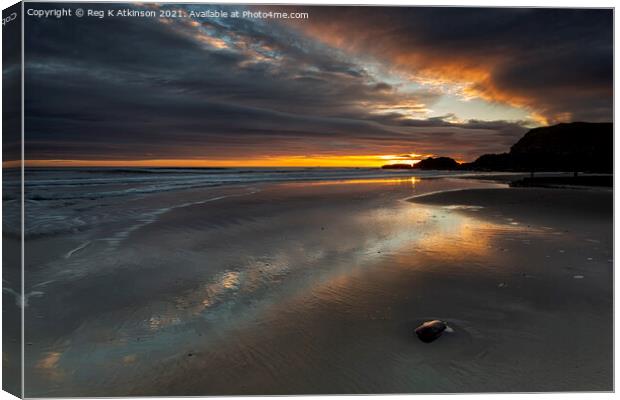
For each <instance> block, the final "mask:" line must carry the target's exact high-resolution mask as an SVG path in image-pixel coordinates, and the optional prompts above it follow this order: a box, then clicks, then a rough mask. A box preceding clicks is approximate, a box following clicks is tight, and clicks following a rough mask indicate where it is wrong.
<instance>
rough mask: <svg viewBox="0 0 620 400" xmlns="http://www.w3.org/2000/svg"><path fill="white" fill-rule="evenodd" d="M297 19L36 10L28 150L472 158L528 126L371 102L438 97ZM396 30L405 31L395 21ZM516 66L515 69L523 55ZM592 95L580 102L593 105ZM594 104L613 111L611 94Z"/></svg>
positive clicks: (31, 31)
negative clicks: (384, 72) (426, 115)
mask: <svg viewBox="0 0 620 400" xmlns="http://www.w3.org/2000/svg"><path fill="white" fill-rule="evenodd" d="M53 7H61V5H54V6H53ZM192 7H193V8H197V7H199V6H192ZM317 10H320V12H321V13H322V12H323V11H322V10H324V9H322V8H313V9H312V13H313V15H312V20H311V21H307V22H305V23H306V24H313V25H314V24H315V22H316V19H317V16H316V12H317ZM330 10H332V8H330V9H329V10H328V12H330ZM362 10H363V9H362ZM365 10H367V12H369V13H372V14H377V13H376V12H373V11H372V10H370V9H365ZM437 11H438V12H442V13H443V12H444V11H446V9H441V10H437ZM381 14H383V11H382V13H381ZM386 15H388V16H390V15H392V13H391V12H388V13H387V14H386ZM474 16H475V14H472V15H471V17H470V18H473V17H474ZM325 18H328V16H325ZM339 18H340V16H338V18H334V22H336V21H338V20H339ZM390 18H391V17H390ZM395 20H398V19H395ZM360 21H361V19H360ZM384 22H385V21H380V23H384ZM427 25H428V24H427ZM527 26H529V25H527ZM290 28H291V27H290V26H287V25H286V24H279V23H275V22H273V21H267V22H261V21H258V22H257V21H250V20H243V19H238V20H232V19H227V20H217V19H209V20H202V21H189V20H177V21H174V20H166V21H161V20H149V19H144V20H142V19H132V18H105V19H101V20H99V19H86V18H85V19H82V20H78V19H72V20H64V21H63V22H59V20H55V19H54V20H44V19H34V18H27V19H26V38H27V42H26V74H27V75H26V76H27V80H26V98H27V102H26V115H27V120H26V138H27V148H26V157H27V158H28V159H107V160H112V159H119V160H127V159H163V158H172V159H179V158H198V159H217V158H227V157H233V158H240V157H243V156H246V155H247V156H252V155H291V154H322V155H329V154H400V153H405V152H411V151H415V152H418V153H420V152H424V153H435V154H452V155H456V156H459V157H463V158H467V159H469V158H474V157H476V156H477V155H478V154H480V153H483V152H487V151H503V150H505V149H506V148H507V146H509V145H510V144H512V143H513V142H514V141H515V140H516V139H517V138H518V137H519V136H520V135H522V134H523V132H524V128H523V127H522V125H523V123H524V122H505V121H496V122H487V121H469V122H467V123H459V124H455V123H450V122H448V121H449V120H450V117H451V116H449V115H448V116H444V117H437V118H431V119H423V118H422V117H419V118H417V117H412V116H411V114H410V113H408V112H405V111H403V112H400V111H397V112H391V113H386V112H382V113H377V112H375V109H374V108H375V107H379V108H381V109H391V108H394V109H396V110H398V109H399V108H398V107H397V106H398V105H400V104H407V105H408V106H407V107H409V108H410V109H411V110H413V111H414V112H415V110H416V108H417V107H419V108H421V109H422V108H424V107H425V105H428V104H432V103H433V102H435V101H436V100H437V99H438V96H439V93H437V92H436V91H434V90H422V89H419V90H416V91H414V92H408V93H403V92H401V91H399V90H398V89H397V88H396V87H394V86H393V85H392V84H390V83H387V82H383V81H381V80H380V79H377V78H375V77H373V75H372V74H371V73H370V72H369V71H368V70H367V69H366V67H365V66H364V65H363V64H361V63H359V62H356V61H355V60H353V59H351V58H348V57H346V55H343V53H342V52H340V51H337V50H334V49H333V48H331V47H329V46H326V45H324V44H322V43H319V42H317V41H315V40H313V39H311V38H308V37H307V36H305V35H303V34H300V33H296V32H295V31H294V30H291V29H290ZM395 29H396V30H401V32H400V33H401V34H402V33H404V32H405V31H406V27H404V26H403V27H398V25H397V24H396V25H395ZM403 29H404V31H402V30H403ZM409 29H413V27H409ZM498 29H499V28H498ZM461 31H462V33H463V35H469V36H470V40H482V38H483V36H482V35H478V34H475V36H476V37H472V35H474V33H471V32H469V31H468V28H467V26H463V27H462V28H461ZM445 35H447V34H445ZM388 36H390V35H388ZM396 36H398V35H396ZM431 36H438V34H437V33H436V34H434V35H431ZM439 36H440V35H439ZM436 39H438V40H439V42H440V43H441V42H442V41H441V40H440V39H441V38H440V37H439V38H436ZM382 40H383V39H382ZM416 40H417V39H416ZM444 42H445V43H446V45H447V43H448V42H449V40H447V38H446V40H444ZM465 42H467V41H465ZM458 47H459V46H455V49H454V50H455V51H457V49H458ZM603 47H604V46H603ZM481 53H482V51H481ZM514 68H515V71H516V72H515V73H517V72H518V71H519V70H518V68H519V64H515V65H514ZM599 69H601V71H599V70H597V69H596V68H595V67H588V66H587V65H583V67H582V69H581V70H583V71H590V72H589V73H591V74H593V75H597V74H598V73H599V72H600V73H603V72H604V70H605V68H604V66H603V67H600V68H599ZM581 70H580V71H581ZM504 72H505V74H506V75H505V76H504V78H502V79H504V80H506V81H507V82H513V81H514V79H511V78H510V76H511V70H509V69H506V70H504ZM583 73H585V72H583ZM502 76H503V75H497V77H498V78H497V79H500V78H501V77H502ZM565 79H566V80H568V79H570V74H568V75H567V77H566V78H565ZM604 83H605V78H604V77H601V78H600V84H601V86H604ZM519 87H522V88H526V89H525V90H530V91H531V90H535V89H536V88H535V87H534V88H529V87H528V86H527V85H520V86H519ZM583 93H584V95H586V94H589V93H590V92H586V91H585V90H584V92H583ZM574 103H575V104H577V103H578V101H577V100H574ZM418 105H419V106H418ZM588 105H589V104H580V106H581V107H582V108H583V109H584V110H589V109H588ZM597 107H598V109H599V112H601V113H603V114H604V113H605V107H606V103H605V100H603V101H601V102H599V105H598V106H597ZM411 110H410V111H411ZM588 112H590V111H588Z"/></svg>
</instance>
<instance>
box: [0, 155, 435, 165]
mask: <svg viewBox="0 0 620 400" xmlns="http://www.w3.org/2000/svg"><path fill="white" fill-rule="evenodd" d="M425 157H427V155H421V154H415V153H411V154H401V155H342V156H338V155H334V156H323V155H304V156H296V155H292V156H265V157H250V158H245V159H225V160H222V159H206V160H199V159H153V160H25V162H24V165H25V166H26V167H194V168H199V167H229V168H232V167H327V168H329V167H342V168H345V167H350V168H354V167H381V166H383V165H386V164H410V165H413V164H415V163H417V162H419V161H420V160H421V159H422V158H425ZM3 166H4V167H9V168H10V167H19V166H21V162H20V161H19V160H18V161H5V162H3Z"/></svg>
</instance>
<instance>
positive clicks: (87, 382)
mask: <svg viewBox="0 0 620 400" xmlns="http://www.w3.org/2000/svg"><path fill="white" fill-rule="evenodd" d="M342 183H343V182H338V183H337V182H328V183H316V182H306V183H303V184H302V183H286V184H280V185H267V186H265V187H262V188H261V191H260V192H258V193H256V194H255V195H253V196H250V197H248V196H246V197H238V198H235V199H232V200H231V199H229V200H227V201H226V202H221V203H210V204H196V205H192V206H189V207H183V208H178V209H173V210H172V211H171V212H169V213H167V214H165V215H163V216H162V217H161V219H160V220H158V221H157V222H154V223H152V224H150V225H148V227H144V228H142V229H139V230H137V231H135V232H133V233H132V235H131V236H129V237H128V238H127V239H126V242H125V243H124V244H123V243H121V245H120V246H119V247H118V249H117V253H116V258H115V259H114V260H115V263H114V264H111V261H110V260H105V259H104V260H102V259H98V258H97V253H96V251H95V250H94V249H93V248H90V247H89V248H86V249H84V251H83V252H79V253H76V254H75V255H74V256H73V257H72V259H73V262H82V263H85V264H88V263H95V264H96V265H97V267H98V268H97V271H100V272H97V273H95V274H93V275H92V276H88V275H87V276H86V277H85V278H84V277H82V278H80V279H79V280H77V281H75V282H71V285H73V287H80V288H83V291H79V290H75V289H73V290H71V289H69V287H67V291H66V292H63V293H62V296H61V297H60V298H59V299H58V300H57V301H59V302H60V304H61V305H65V308H60V307H59V304H58V303H56V304H54V306H55V307H56V309H61V310H65V311H64V313H63V312H61V313H58V314H57V317H58V321H59V322H58V323H63V322H64V323H65V325H63V326H73V327H74V328H72V329H70V330H67V329H64V330H63V328H61V327H58V326H57V325H56V323H55V322H54V321H51V320H50V321H48V320H41V319H39V320H37V321H30V322H31V323H33V324H34V323H36V324H38V326H40V327H41V328H42V329H43V328H44V327H45V326H49V327H53V329H50V330H48V331H47V332H50V333H49V334H47V335H46V334H45V332H46V331H45V330H38V331H39V332H42V333H41V334H40V336H39V337H37V338H33V339H32V341H33V342H34V345H33V346H31V347H30V349H29V352H28V356H27V360H31V361H30V363H29V364H30V366H31V368H32V369H34V370H37V371H47V372H46V373H38V374H33V375H32V380H33V384H32V386H31V388H32V390H33V393H31V395H39V396H49V395H55V396H62V395H63V394H64V395H67V394H71V395H83V396H86V395H93V394H97V395H123V394H125V395H127V394H134V395H137V394H153V395H200V394H202V395H207V394H286V393H297V394H303V393H381V392H424V391H463V390H477V391H481V390H501V388H502V387H506V388H510V387H513V388H519V387H520V386H519V382H525V381H527V382H529V383H530V386H529V387H532V388H534V389H535V388H542V387H545V384H546V383H544V382H538V381H536V382H534V383H532V380H531V376H530V375H531V374H532V372H531V371H529V370H528V371H525V370H523V371H522V370H515V369H514V368H515V367H514V365H513V364H510V363H508V364H506V362H508V361H507V360H506V361H502V360H501V359H497V358H494V357H491V358H489V359H486V358H482V356H480V357H479V358H476V359H472V358H471V354H472V352H476V354H486V353H487V352H493V349H494V347H493V346H495V347H497V348H502V351H503V352H504V353H507V354H509V356H508V357H507V359H509V358H510V357H513V358H514V359H519V358H520V357H526V356H527V355H528V351H523V347H522V346H523V345H524V343H526V342H527V340H530V339H528V338H530V336H529V335H530V333H529V332H523V336H519V335H517V336H514V335H513V336H514V337H512V339H510V340H508V339H506V341H505V342H503V341H502V340H503V338H504V337H508V336H510V335H509V334H508V333H507V332H506V326H509V325H510V324H507V325H506V324H505V325H503V326H502V325H498V323H497V321H494V320H493V319H491V320H488V317H489V316H494V318H496V319H497V318H500V317H501V318H502V319H503V318H509V316H510V318H511V319H512V320H513V321H514V324H517V325H515V327H516V326H520V325H518V324H521V323H522V321H523V320H524V318H526V317H527V318H534V319H535V318H538V317H539V316H540V317H542V314H540V311H541V306H540V305H538V306H537V307H531V306H530V305H529V303H527V302H526V300H527V301H530V300H529V299H523V298H521V297H520V296H523V293H526V294H527V293H530V292H528V291H527V290H526V291H525V292H523V293H517V292H512V290H513V288H517V287H524V285H525V284H526V283H524V282H525V281H523V277H525V275H526V272H527V274H528V275H530V276H534V275H536V274H539V273H540V270H536V269H535V268H536V267H537V266H538V267H539V268H540V267H541V266H542V265H544V264H543V261H544V260H547V261H546V262H548V259H546V258H545V257H544V254H543V252H545V251H547V249H548V248H553V247H554V246H557V247H561V248H567V247H568V244H569V243H567V242H566V241H567V240H568V239H567V238H566V235H556V233H557V232H555V231H554V229H553V227H551V228H549V227H547V228H542V227H540V226H538V225H533V224H519V225H515V224H511V222H515V221H509V220H506V219H500V218H490V217H488V215H487V216H486V217H485V218H481V217H479V216H478V213H481V212H483V210H482V209H480V208H479V207H468V206H462V205H459V204H454V205H449V206H447V207H446V206H436V205H423V204H413V203H410V202H405V201H402V200H404V199H406V198H409V197H411V196H412V195H414V194H419V193H421V192H425V191H426V192H431V191H437V190H442V189H453V188H459V187H462V186H463V185H469V186H472V187H487V186H490V187H500V185H497V184H489V183H484V182H478V181H472V182H467V181H459V180H441V179H436V180H428V181H416V180H400V179H399V180H381V181H376V180H373V181H367V182H359V181H358V182H356V183H357V184H356V185H353V184H342ZM603 239H604V238H603ZM587 243H588V244H589V245H590V246H594V245H596V246H599V248H600V249H601V250H600V251H608V250H609V249H607V248H604V246H602V245H600V243H592V242H587ZM162 244H164V245H162ZM581 245H583V243H582V244H581ZM519 246H521V247H525V246H527V251H528V253H527V254H528V257H529V259H528V260H527V263H525V264H524V258H523V257H524V255H523V254H524V253H523V252H522V249H521V247H519ZM537 257H538V258H537ZM118 260H123V261H122V262H121V263H119V262H118ZM537 260H538V261H537ZM106 262H109V263H110V264H106ZM524 265H525V266H524ZM528 268H529V269H528ZM561 272H562V271H559V272H558V271H555V272H554V271H551V272H550V271H549V269H547V270H546V271H545V273H547V274H556V275H557V274H559V273H561ZM556 275H553V276H554V279H557V276H556ZM82 276H83V275H82ZM571 276H572V275H571ZM46 278H47V279H49V278H50V277H46ZM511 279H512V281H511ZM514 279H517V281H514ZM583 281H585V279H584V280H583ZM504 282H509V283H510V284H509V285H506V284H504V286H498V285H499V284H500V283H504ZM535 282H536V283H535V284H536V285H539V286H537V287H533V288H530V289H528V290H531V291H532V292H531V293H538V291H543V292H544V291H546V292H545V293H546V296H547V297H549V296H550V293H552V292H550V291H549V288H548V287H547V286H545V285H546V284H547V283H546V282H547V281H540V280H538V281H535ZM528 284H530V283H528ZM102 285H113V287H114V290H113V291H112V292H108V291H99V292H97V294H98V295H99V296H104V297H105V298H103V299H102V298H100V297H99V298H96V299H93V300H92V301H96V302H104V303H103V304H99V307H101V308H100V310H99V311H97V310H96V309H95V311H93V313H92V314H88V315H84V314H80V313H79V312H78V310H77V309H75V308H72V307H70V306H68V305H70V304H72V303H74V302H76V301H82V302H84V301H89V299H88V298H84V297H82V296H83V294H84V293H90V292H92V291H93V290H94V289H93V288H100V287H101V286H102ZM498 287H501V288H504V289H505V290H503V291H502V292H498ZM553 290H558V289H553ZM563 290H564V289H563ZM566 290H568V292H566V293H562V296H566V295H570V294H572V293H570V291H572V290H580V289H579V288H568V289H566ZM536 296H538V295H536ZM490 299H492V300H493V302H494V303H495V304H494V306H493V308H492V309H490V308H489V305H488V302H489V300H490ZM549 299H550V297H549ZM549 299H547V300H548V301H549V302H550V304H553V302H552V301H551V300H549ZM33 301H34V300H33ZM564 301H565V300H564ZM590 301H601V302H603V303H604V301H605V299H604V298H601V299H597V300H593V299H592V298H591V297H590ZM44 306H45V304H44V303H42V302H38V301H37V302H36V303H34V304H33V307H35V310H37V309H36V307H39V308H41V309H40V312H38V314H41V315H49V313H48V312H46V311H45V310H44V309H42V307H44ZM544 307H546V305H545V306H542V309H544ZM429 317H432V318H447V319H451V321H453V322H454V325H455V327H456V330H457V333H456V334H455V335H454V336H452V337H450V338H442V339H441V340H442V343H443V344H442V345H440V346H439V347H435V348H434V349H435V350H434V351H435V352H434V354H433V355H432V357H433V361H428V360H427V359H428V357H431V355H430V353H428V352H429V351H430V350H429V347H419V346H420V345H419V343H417V342H416V341H414V340H412V337H411V335H410V333H411V332H410V331H411V329H410V328H411V327H412V326H413V325H414V324H415V323H416V322H417V321H418V320H420V319H424V318H429ZM545 317H546V318H548V316H545ZM541 324H542V326H543V327H542V328H541V329H542V334H543V335H544V334H546V333H545V331H544V329H545V328H544V324H545V323H543V322H541ZM593 324H594V325H596V323H595V322H593ZM515 329H516V328H515ZM484 330H486V331H487V333H481V332H482V331H484ZM514 332H520V331H519V330H518V329H516V330H515V331H514ZM567 340H568V339H567ZM575 340H577V339H575ZM58 343H62V345H58ZM541 345H542V348H544V345H545V343H544V341H543V342H541ZM502 346H507V348H508V349H509V348H514V349H512V350H507V348H503V347H502ZM533 347H534V348H536V350H537V351H538V352H540V351H543V350H541V347H540V346H538V347H537V346H536V345H533ZM61 353H62V354H61ZM537 356H538V355H537ZM550 357H551V355H550ZM425 360H427V361H425ZM554 360H555V359H554V358H553V357H551V361H546V362H547V363H549V362H554ZM522 361H523V362H526V361H528V359H527V358H523V360H522ZM529 361H531V359H529ZM425 362H430V364H425ZM443 363H447V364H443ZM27 364H28V363H27ZM457 364H458V365H459V368H457V369H454V368H453V367H449V366H450V365H452V366H453V365H457ZM429 365H434V366H437V367H440V366H444V367H445V369H444V370H443V372H442V374H441V375H437V374H436V372H435V370H434V369H433V368H430V369H429ZM115 366H123V369H122V373H121V372H119V371H115V370H114V369H115ZM124 366H130V368H126V369H125V367H124ZM498 366H504V367H505V368H507V369H506V370H505V371H507V370H508V369H510V373H506V374H505V375H503V374H502V375H500V376H499V378H497V377H496V378H497V379H496V380H495V381H493V379H495V378H494V376H495V375H494V373H496V371H497V369H498ZM425 368H426V369H425ZM541 368H549V365H548V364H545V362H543V363H542V364H541ZM111 369H112V371H113V372H111ZM586 375H587V374H586ZM60 378H64V380H65V385H55V384H52V381H54V380H57V379H60ZM590 381H591V382H593V383H592V384H596V382H594V381H592V380H591V379H590ZM489 382H493V383H489ZM548 382H549V385H550V386H549V387H555V388H559V386H557V385H558V383H557V381H554V380H553V379H551V380H549V381H548ZM575 382H576V383H575V384H576V385H578V386H577V387H584V386H583V385H584V383H583V380H579V379H578V380H576V381H575ZM502 385H504V386H502ZM510 385H514V386H510ZM536 385H538V386H536ZM554 385H555V386H554ZM585 385H586V386H587V384H585ZM68 388H70V390H71V392H70V393H69V392H67V391H66V390H69V389H68Z"/></svg>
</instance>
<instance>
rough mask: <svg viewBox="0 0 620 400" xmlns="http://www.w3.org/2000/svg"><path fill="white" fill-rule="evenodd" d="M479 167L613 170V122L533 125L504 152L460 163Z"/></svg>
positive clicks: (527, 169)
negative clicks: (533, 126) (535, 126)
mask: <svg viewBox="0 0 620 400" xmlns="http://www.w3.org/2000/svg"><path fill="white" fill-rule="evenodd" d="M461 169H464V170H478V171H480V170H482V171H488V170H492V171H527V172H531V173H532V174H534V172H536V171H570V172H574V173H575V177H577V174H578V172H596V173H613V124H612V123H588V122H572V123H568V124H557V125H553V126H545V127H540V128H534V129H531V130H530V131H528V132H527V133H526V134H525V135H524V136H523V137H522V138H521V139H520V140H519V141H518V142H517V143H515V144H514V145H513V146H512V147H511V148H510V152H508V153H503V154H485V155H483V156H480V157H479V158H478V159H477V160H476V161H474V162H472V163H467V164H463V165H461Z"/></svg>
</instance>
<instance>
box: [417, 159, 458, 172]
mask: <svg viewBox="0 0 620 400" xmlns="http://www.w3.org/2000/svg"><path fill="white" fill-rule="evenodd" d="M413 168H416V169H427V170H454V169H459V163H457V162H456V161H455V160H454V159H452V158H450V157H437V158H433V157H429V158H426V159H424V160H422V161H420V162H419V163H417V164H415V165H414V166H413Z"/></svg>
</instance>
